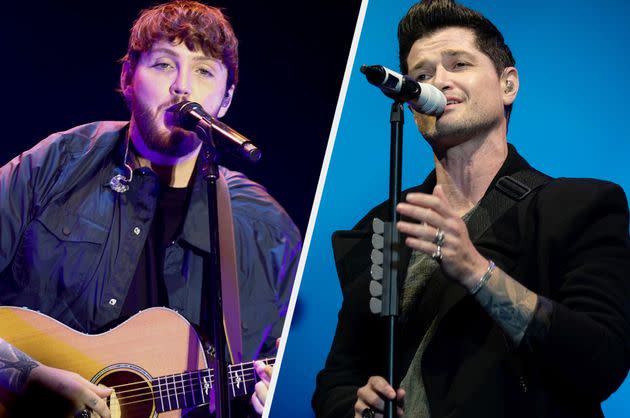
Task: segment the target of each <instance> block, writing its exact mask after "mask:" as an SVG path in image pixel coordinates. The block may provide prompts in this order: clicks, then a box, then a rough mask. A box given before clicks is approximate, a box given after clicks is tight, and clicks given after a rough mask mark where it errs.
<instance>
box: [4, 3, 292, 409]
mask: <svg viewBox="0 0 630 418" xmlns="http://www.w3.org/2000/svg"><path fill="white" fill-rule="evenodd" d="M237 49H238V41H237V39H236V37H235V35H234V32H233V30H232V27H231V25H230V24H229V22H228V21H227V19H226V18H225V17H224V16H223V14H222V13H221V11H220V10H219V9H217V8H214V7H210V6H206V5H204V4H201V3H198V2H194V1H173V2H170V3H165V4H162V5H158V6H155V7H153V8H150V9H147V10H144V11H143V12H142V13H141V14H140V16H139V18H138V19H137V20H136V22H135V23H134V25H133V28H132V30H131V36H130V39H129V47H128V50H127V54H126V55H125V57H124V58H123V63H122V71H121V77H120V88H121V92H122V94H123V96H124V98H125V101H126V102H127V104H128V106H129V109H130V111H131V120H130V122H128V123H125V122H95V123H91V124H87V125H83V126H79V127H77V128H74V129H71V130H69V131H66V132H62V133H57V134H54V135H52V136H50V137H49V138H47V139H46V140H44V141H43V142H41V143H40V144H38V145H37V146H35V147H34V148H33V149H31V150H29V151H27V152H25V153H24V154H22V155H20V156H18V157H16V158H15V159H13V160H12V161H11V162H9V163H8V164H7V165H5V166H4V167H2V168H1V169H0V272H1V274H2V275H1V280H0V304H2V305H13V306H26V307H29V308H31V309H34V310H38V311H40V312H42V313H45V314H46V315H49V316H51V317H53V318H55V319H57V320H58V321H60V322H62V323H64V324H66V325H68V326H70V327H72V328H75V329H77V330H79V331H81V332H87V333H91V332H97V331H99V330H102V329H107V328H108V327H111V326H112V325H111V324H113V323H116V322H118V321H120V319H121V318H126V317H129V316H131V315H134V314H135V313H137V312H138V311H139V310H143V309H145V308H149V307H154V306H168V307H170V308H172V309H174V310H177V311H178V312H179V313H180V314H181V315H183V316H184V317H185V318H186V319H187V320H188V321H190V322H191V323H199V321H200V317H201V312H200V301H201V298H200V293H201V283H202V274H203V271H204V269H203V264H204V257H205V255H206V254H207V253H208V251H209V237H208V232H207V231H208V226H207V222H208V221H207V219H208V215H207V212H208V208H207V200H206V193H205V190H206V188H205V184H204V182H203V177H202V165H203V164H204V159H203V156H202V153H200V149H201V147H202V144H201V141H200V139H199V137H198V136H197V134H196V133H193V132H190V131H186V130H183V129H181V128H179V127H177V126H175V124H174V122H173V120H172V115H171V114H170V112H167V109H168V108H169V107H171V106H172V105H174V104H176V103H179V102H181V101H183V100H189V101H193V102H198V103H199V104H201V105H202V106H203V107H204V109H205V110H206V111H207V112H208V113H210V114H212V115H213V116H215V117H222V116H223V115H224V114H225V113H226V112H227V110H228V108H229V106H230V103H231V100H232V95H233V93H234V89H235V86H236V84H237V82H238V51H237ZM220 173H221V179H220V182H223V183H224V184H225V186H226V189H225V190H226V194H225V196H227V197H226V199H225V200H226V201H227V206H231V215H232V219H229V218H227V222H224V223H223V224H222V225H221V226H220V228H223V226H224V225H225V224H226V223H231V224H233V236H234V243H235V244H234V245H233V246H232V247H231V248H233V249H234V251H235V253H236V262H235V269H236V270H237V272H238V280H239V281H238V283H237V284H236V285H235V286H236V287H238V290H239V293H240V304H239V305H240V317H241V318H242V319H243V321H242V324H243V325H242V330H241V323H240V322H239V323H238V324H237V326H238V329H239V331H240V332H241V336H240V337H239V341H241V340H242V351H241V353H240V354H242V358H239V357H240V356H238V355H237V354H239V353H235V352H234V347H232V346H230V347H229V348H230V350H231V353H232V354H233V355H234V358H235V360H236V361H239V362H240V361H246V360H252V359H255V358H262V357H265V356H268V355H271V354H272V353H273V352H274V351H275V347H276V339H277V338H279V336H280V332H281V329H282V324H283V317H284V310H285V309H286V305H287V304H288V299H289V296H290V293H291V288H292V284H293V278H294V274H295V269H296V267H297V260H298V256H299V251H300V248H301V239H300V236H299V232H298V230H297V228H296V227H295V225H294V224H293V222H292V221H291V219H290V218H289V216H288V215H287V214H286V212H285V211H284V210H283V209H282V208H281V207H280V205H279V204H278V203H277V202H276V201H275V200H274V199H273V198H272V197H271V196H269V195H268V194H267V192H266V191H265V190H264V188H262V187H261V186H260V185H258V184H256V183H254V182H252V181H250V180H248V179H247V178H246V177H245V176H244V175H242V174H241V173H238V172H234V171H230V170H227V169H225V168H223V167H221V168H220ZM220 211H222V209H220ZM222 213H228V212H223V211H222ZM220 216H221V215H220ZM228 216H229V213H228ZM230 221H232V222H230ZM228 229H231V228H229V227H228ZM222 233H223V232H222ZM222 257H223V253H222ZM225 300H227V299H226V295H225V294H224V301H225ZM232 300H234V299H232ZM236 303H237V304H238V300H237V302H236ZM225 304H226V303H225V302H224V305H225ZM230 309H232V308H230ZM225 312H226V311H225V309H224V313H225ZM224 317H226V315H224ZM225 319H226V320H227V319H229V318H225ZM8 328H9V327H8V326H7V325H6V324H3V325H2V329H3V330H7V329H8ZM138 335H139V336H140V337H139V339H141V337H142V333H139V334H138ZM0 336H1V337H5V338H7V336H6V335H2V334H0ZM164 339H165V343H172V341H169V335H164ZM191 341H192V340H191ZM180 342H181V343H182V344H186V343H188V339H187V338H186V339H184V341H180ZM191 347H193V348H194V345H192V346H191ZM51 349H52V350H53V351H54V350H61V347H56V346H55V347H51ZM104 349H106V348H104ZM28 354H29V353H23V352H21V351H20V350H17V349H16V348H15V347H13V346H11V345H10V344H8V343H7V342H6V341H4V340H1V339H0V384H1V387H2V388H3V389H4V390H5V391H6V390H8V391H10V392H14V393H19V392H21V391H22V390H24V388H25V387H30V386H33V385H36V384H39V387H44V388H48V392H51V393H53V395H54V396H53V398H54V397H57V398H65V399H66V400H67V401H69V405H70V406H69V408H70V409H72V411H55V410H54V409H49V408H48V407H47V406H44V410H45V411H46V415H47V416H52V415H54V414H55V413H57V412H58V413H59V414H62V415H68V413H69V414H70V415H71V414H73V413H75V412H79V413H81V412H82V411H83V410H85V409H87V410H91V411H92V412H94V413H96V414H98V415H100V416H109V414H110V412H109V410H108V408H107V405H106V404H105V402H104V400H103V399H102V398H103V397H106V396H108V395H110V394H111V393H112V392H111V391H110V390H108V389H105V388H100V387H97V386H95V385H94V384H92V383H90V382H88V381H87V380H86V379H84V378H82V377H79V376H78V375H76V374H73V373H69V372H67V371H65V370H61V369H57V368H53V367H49V366H47V365H44V364H40V363H39V362H38V361H37V360H38V359H37V358H34V359H31V358H30V357H29V355H28ZM193 354H194V353H193V352H192V351H191V352H190V355H191V356H192V355H193ZM161 360H162V361H165V362H167V361H169V359H161ZM255 368H256V370H257V372H258V374H259V376H260V377H261V378H262V379H263V381H264V382H266V383H268V379H269V376H270V374H269V373H270V370H269V369H268V368H265V367H264V365H262V364H260V363H256V364H255ZM263 369H264V370H263ZM186 370H188V369H186ZM250 370H251V365H250ZM154 377H155V376H154ZM231 378H232V379H237V378H240V376H237V375H233V376H231ZM180 380H182V385H183V384H184V382H183V378H182V377H181V376H180ZM199 382H205V383H207V382H206V381H203V380H201V379H200V380H199ZM160 383H161V384H162V385H163V384H165V382H164V381H162V382H160V381H159V380H158V381H157V385H158V389H159V388H160V387H161V386H160ZM205 383H204V384H205ZM168 384H169V383H168V382H166V385H167V386H166V391H167V393H168V390H169V386H168ZM172 384H173V385H175V387H176V388H178V389H181V388H180V386H177V385H176V384H175V382H172ZM197 387H198V388H199V387H200V384H197ZM159 390H160V396H162V393H163V390H162V389H159ZM206 392H207V391H206ZM195 394H196V396H197V397H198V398H199V397H200V396H203V395H202V394H201V392H200V389H193V391H192V393H191V394H190V395H192V396H193V397H194V396H195ZM180 395H181V394H180ZM190 395H188V396H189V397H190ZM117 396H118V397H119V398H120V394H118V395H117ZM177 396H178V395H177V394H175V395H174V398H171V397H169V398H167V400H168V403H169V404H170V403H171V400H172V401H173V404H175V403H179V402H180V401H181V398H179V399H178V397H177ZM265 397H266V385H265V384H258V385H257V386H256V393H255V394H254V395H253V396H252V403H253V405H254V408H255V409H256V410H257V411H258V412H259V413H260V412H261V408H262V405H263V404H264V402H265ZM120 399H122V398H120ZM202 400H203V399H202ZM206 400H207V399H206ZM112 402H113V401H112ZM121 402H122V400H121ZM156 402H157V401H156ZM110 405H113V404H110ZM5 406H6V405H5ZM23 406H25V407H26V408H30V407H33V406H37V405H23ZM40 406H41V405H40ZM175 406H177V407H175ZM156 408H157V407H156ZM160 408H161V409H162V410H164V411H165V410H166V408H167V407H166V406H164V405H161V407H160ZM168 408H170V409H180V405H179V404H177V405H169V407H168ZM181 408H183V406H181ZM158 410H159V408H158ZM147 416H148V415H147Z"/></svg>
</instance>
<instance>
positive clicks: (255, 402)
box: [252, 361, 273, 415]
mask: <svg viewBox="0 0 630 418" xmlns="http://www.w3.org/2000/svg"><path fill="white" fill-rule="evenodd" d="M254 369H255V370H256V374H258V377H259V378H260V382H258V383H256V392H254V393H253V394H252V406H253V407H254V409H255V410H256V412H257V413H259V414H261V415H262V412H263V408H264V406H265V402H266V400H267V391H268V390H269V381H270V380H271V374H272V373H273V366H269V365H266V364H265V363H263V362H262V361H255V362H254Z"/></svg>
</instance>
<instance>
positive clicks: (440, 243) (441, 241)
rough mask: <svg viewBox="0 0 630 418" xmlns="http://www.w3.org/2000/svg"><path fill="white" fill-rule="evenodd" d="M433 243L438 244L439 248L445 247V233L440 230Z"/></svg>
mask: <svg viewBox="0 0 630 418" xmlns="http://www.w3.org/2000/svg"><path fill="white" fill-rule="evenodd" d="M433 243H434V244H436V245H437V246H438V247H441V246H443V245H444V231H443V230H441V229H440V228H438V229H437V231H435V238H433Z"/></svg>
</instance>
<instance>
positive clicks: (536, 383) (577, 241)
mask: <svg viewBox="0 0 630 418" xmlns="http://www.w3.org/2000/svg"><path fill="white" fill-rule="evenodd" d="M398 39H399V56H400V67H401V70H402V72H403V73H404V74H407V75H408V76H410V77H411V78H413V79H414V80H416V81H418V82H421V83H428V84H431V85H433V86H435V87H436V88H438V89H439V90H440V91H441V92H442V93H443V94H444V95H445V96H446V99H447V105H446V107H445V110H444V112H443V113H442V114H441V115H440V116H437V117H436V116H427V115H423V114H421V113H417V112H416V113H414V119H415V122H416V125H417V126H418V129H419V131H420V133H421V134H422V136H423V137H424V139H425V140H426V142H427V143H428V145H429V146H430V147H431V149H432V151H433V154H434V157H435V158H434V161H435V170H434V171H433V172H431V173H430V174H429V175H428V177H427V178H426V180H425V181H424V182H423V183H422V184H421V185H420V186H417V187H415V188H412V189H410V190H407V191H405V192H404V193H403V199H402V201H403V203H400V204H399V205H398V207H397V211H398V212H399V213H400V215H401V221H400V222H399V223H398V224H397V225H396V227H397V228H398V230H399V231H400V232H401V233H402V235H403V244H404V245H403V246H402V247H403V248H402V249H401V250H400V258H401V261H402V262H401V264H402V266H403V272H402V278H403V283H402V285H401V295H402V296H401V299H400V307H401V309H400V316H399V317H398V324H397V327H398V334H397V335H398V337H397V341H396V343H397V344H396V345H397V348H398V350H397V351H396V353H395V359H396V363H397V366H398V367H397V368H396V370H395V373H394V374H395V375H396V376H397V377H396V378H395V381H393V382H388V381H386V380H385V378H384V377H383V376H385V375H386V366H385V360H386V355H385V343H384V342H383V341H385V340H386V336H387V334H386V328H385V324H384V322H382V319H381V318H380V317H379V316H377V315H373V314H372V313H371V312H370V311H369V301H370V292H369V282H370V279H371V278H370V259H369V254H370V249H371V244H370V242H369V237H370V236H371V232H372V221H373V219H374V218H380V219H387V217H388V216H387V213H388V207H387V204H382V205H380V206H377V207H376V208H374V209H372V210H371V211H370V212H369V213H368V214H367V215H366V216H365V217H364V218H363V219H362V220H361V221H359V223H358V224H357V225H356V226H355V228H354V230H355V231H362V232H364V234H363V236H365V237H366V238H365V239H363V241H362V242H360V243H359V244H357V247H356V248H355V249H354V250H353V251H352V252H351V253H350V254H352V257H353V258H351V257H350V256H341V255H338V257H339V259H338V260H337V263H338V264H337V269H338V271H339V273H340V279H341V281H342V289H343V295H344V301H343V305H342V308H341V311H340V314H339V321H338V324H337V331H336V335H335V338H334V341H333V344H332V348H331V351H330V353H329V356H328V359H327V362H326V366H325V368H324V369H323V370H322V371H321V372H320V374H319V375H318V378H317V389H316V392H315V394H314V397H313V407H314V409H315V412H316V415H317V416H318V417H355V418H361V417H362V418H371V417H382V416H383V415H382V414H383V408H384V401H385V400H386V399H389V400H395V408H396V411H395V413H397V414H398V416H406V417H431V418H446V417H449V418H460V417H461V418H464V417H470V418H477V417H485V418H489V417H497V418H498V417H505V418H515V417H537V418H543V417H548V418H595V417H603V414H602V410H601V407H600V403H601V402H602V401H603V400H604V399H606V398H607V397H608V396H609V395H610V394H611V393H613V392H614V391H615V390H616V389H617V388H618V387H619V386H620V385H621V383H622V382H623V381H624V378H625V377H626V375H627V373H628V369H629V367H630V303H628V301H629V300H630V276H629V272H630V244H629V238H628V203H627V200H626V196H625V194H624V192H623V190H622V189H621V188H620V187H619V186H618V185H616V184H613V183H609V182H604V181H599V180H593V179H574V178H557V179H555V178H551V177H549V176H547V175H545V174H543V173H541V172H539V171H537V170H535V169H534V168H532V167H531V166H530V165H529V164H528V163H527V161H526V160H525V158H523V157H522V156H521V155H519V153H518V152H517V150H516V148H515V147H514V146H512V145H511V144H509V143H508V141H507V130H508V122H509V118H510V112H511V110H512V105H513V103H514V101H515V100H516V97H517V94H518V92H519V73H518V70H517V69H516V67H515V60H514V58H513V56H512V53H511V51H510V48H509V47H508V46H507V44H506V43H505V41H504V38H503V36H502V35H501V33H500V32H499V30H498V29H497V28H496V27H495V25H494V24H492V23H491V22H490V21H489V20H488V19H487V18H485V17H484V16H482V15H481V14H480V13H479V12H477V11H474V10H471V9H468V8H466V7H464V6H462V5H459V4H456V3H455V2H454V1H451V0H434V1H431V0H427V1H423V2H421V3H418V4H416V5H414V6H413V7H412V8H411V9H410V10H409V11H408V12H407V14H406V15H405V16H404V17H403V18H402V20H401V22H400V24H399V26H398ZM532 134H536V135H539V134H541V133H534V132H532ZM542 134H544V133H542ZM357 234H358V233H355V236H356V235H357ZM358 235H360V234H358ZM359 254H363V256H359Z"/></svg>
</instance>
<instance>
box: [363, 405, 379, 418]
mask: <svg viewBox="0 0 630 418" xmlns="http://www.w3.org/2000/svg"><path fill="white" fill-rule="evenodd" d="M375 415H376V413H375V412H374V410H373V409H372V408H370V407H367V408H365V409H364V410H363V411H362V412H361V418H374V416H375Z"/></svg>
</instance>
